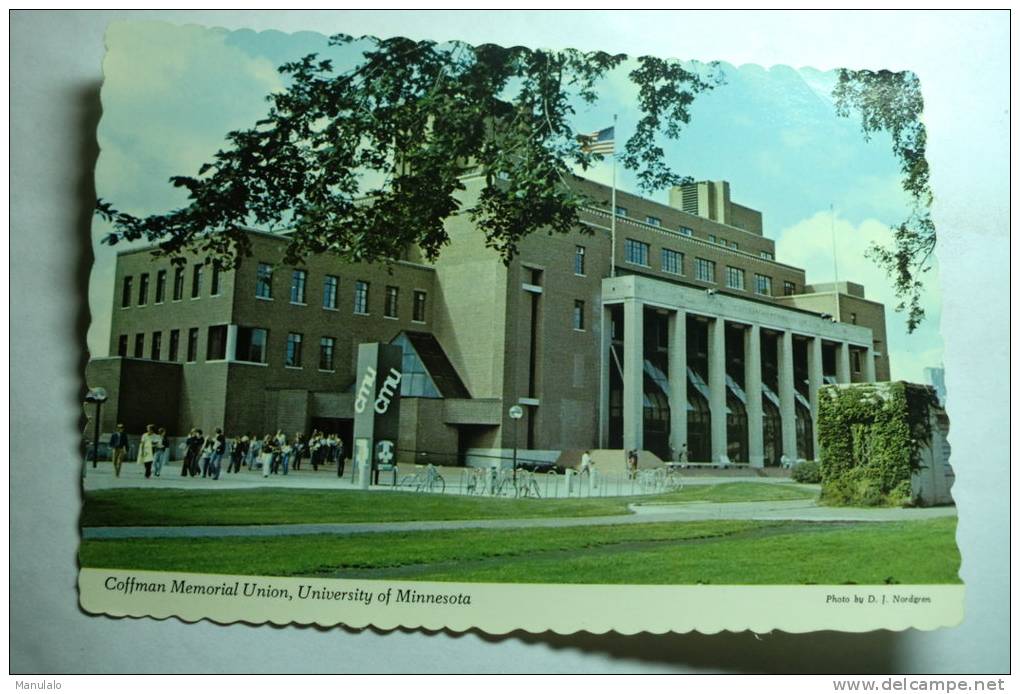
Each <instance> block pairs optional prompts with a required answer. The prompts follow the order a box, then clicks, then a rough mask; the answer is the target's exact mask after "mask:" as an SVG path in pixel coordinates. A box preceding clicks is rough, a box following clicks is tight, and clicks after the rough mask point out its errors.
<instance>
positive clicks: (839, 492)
mask: <svg viewBox="0 0 1020 694" xmlns="http://www.w3.org/2000/svg"><path fill="white" fill-rule="evenodd" d="M934 398H935V396H934V391H933V390H932V389H931V388H929V387H927V386H921V385H915V384H910V383H904V382H895V383H867V384H855V385H852V386H842V387H840V386H833V385H830V386H824V387H823V388H822V389H821V392H820V393H819V403H818V444H819V446H820V448H821V449H822V455H821V467H822V500H823V501H824V502H825V503H829V504H833V505H838V506H883V505H888V506H903V505H907V504H911V503H912V502H913V501H914V500H913V499H912V498H911V475H912V474H913V473H914V472H915V471H916V470H917V469H918V468H919V466H920V458H921V451H922V449H923V448H925V447H927V446H928V445H930V441H931V435H932V432H931V419H930V407H931V406H932V405H933V404H936V402H935V399H934Z"/></svg>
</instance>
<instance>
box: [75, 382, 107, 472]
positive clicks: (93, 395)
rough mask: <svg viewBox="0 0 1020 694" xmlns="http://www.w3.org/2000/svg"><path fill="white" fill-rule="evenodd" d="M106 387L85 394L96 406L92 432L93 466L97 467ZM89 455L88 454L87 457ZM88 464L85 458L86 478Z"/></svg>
mask: <svg viewBox="0 0 1020 694" xmlns="http://www.w3.org/2000/svg"><path fill="white" fill-rule="evenodd" d="M106 398H107V395H106V389H105V388H92V389H91V390H90V391H89V392H88V393H86V394H85V402H86V403H92V404H94V405H95V406H96V417H95V420H96V421H95V426H94V428H93V433H92V467H96V465H98V464H99V413H100V412H102V409H103V403H104V402H106ZM87 457H88V456H86V458H87ZM87 468H88V465H87V464H86V463H85V461H84V460H82V462H81V476H82V479H84V478H85V470H86V469H87Z"/></svg>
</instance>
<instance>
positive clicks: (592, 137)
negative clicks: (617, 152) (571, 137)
mask: <svg viewBox="0 0 1020 694" xmlns="http://www.w3.org/2000/svg"><path fill="white" fill-rule="evenodd" d="M615 130H616V126H612V127H609V128H606V129H605V130H597V131H595V132H593V133H590V134H588V135H581V136H580V137H579V138H578V139H579V140H580V141H581V150H582V151H584V152H588V153H589V154H612V153H613V148H614V144H615V140H614V138H615V135H616V134H615Z"/></svg>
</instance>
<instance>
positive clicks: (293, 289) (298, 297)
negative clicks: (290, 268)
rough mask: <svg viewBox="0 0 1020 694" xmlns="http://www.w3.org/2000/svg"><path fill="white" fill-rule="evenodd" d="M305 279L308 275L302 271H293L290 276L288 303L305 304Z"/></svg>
mask: <svg viewBox="0 0 1020 694" xmlns="http://www.w3.org/2000/svg"><path fill="white" fill-rule="evenodd" d="M307 279H308V273H307V272H305V271H304V270H295V271H294V273H293V274H292V275H291V276H290V303H292V304H304V303H305V282H306V281H307Z"/></svg>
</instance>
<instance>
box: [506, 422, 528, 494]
mask: <svg viewBox="0 0 1020 694" xmlns="http://www.w3.org/2000/svg"><path fill="white" fill-rule="evenodd" d="M507 414H509V415H510V419H512V420H514V486H516V485H517V422H518V420H520V418H521V417H523V416H524V408H523V407H521V406H520V405H514V406H513V407H511V408H510V411H509V412H508V413H507Z"/></svg>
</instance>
